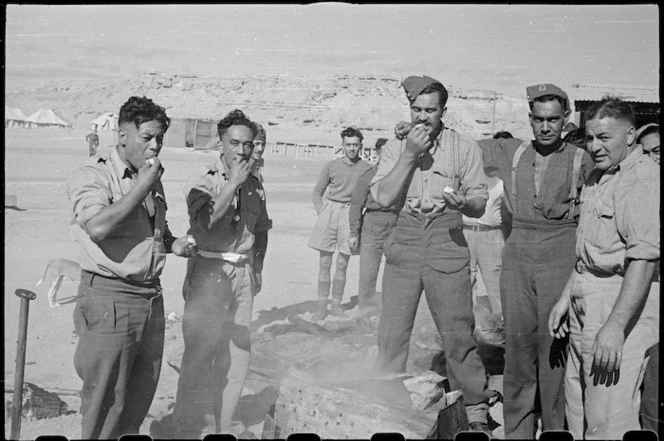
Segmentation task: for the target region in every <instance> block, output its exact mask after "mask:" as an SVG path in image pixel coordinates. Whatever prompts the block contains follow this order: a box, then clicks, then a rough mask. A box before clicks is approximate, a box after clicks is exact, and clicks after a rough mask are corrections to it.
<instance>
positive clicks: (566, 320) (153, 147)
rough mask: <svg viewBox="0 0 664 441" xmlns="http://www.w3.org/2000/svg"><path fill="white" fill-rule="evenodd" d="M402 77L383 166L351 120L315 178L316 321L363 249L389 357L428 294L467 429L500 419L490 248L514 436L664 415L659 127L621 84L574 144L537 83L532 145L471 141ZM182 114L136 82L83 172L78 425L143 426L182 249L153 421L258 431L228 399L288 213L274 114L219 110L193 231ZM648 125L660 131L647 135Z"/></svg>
mask: <svg viewBox="0 0 664 441" xmlns="http://www.w3.org/2000/svg"><path fill="white" fill-rule="evenodd" d="M402 86H403V88H404V90H405V92H406V96H407V98H408V101H409V103H410V114H411V121H410V122H400V123H398V124H397V125H396V127H395V137H394V138H393V139H390V140H386V139H381V140H379V142H378V143H377V145H376V147H377V150H380V152H379V161H378V163H377V165H375V166H372V165H371V164H368V163H367V162H366V161H363V160H362V159H361V156H360V154H359V153H360V151H361V149H362V141H363V136H362V133H361V132H360V131H359V130H357V129H355V128H348V129H346V130H344V131H343V132H342V133H341V138H342V145H343V149H344V155H343V157H341V158H338V159H335V160H333V161H331V162H329V163H326V164H325V166H324V167H323V170H322V171H321V174H320V177H319V180H318V182H317V183H316V186H315V189H314V192H313V203H314V208H315V210H316V212H317V214H318V217H317V220H316V225H315V227H314V230H313V232H312V234H311V237H310V239H309V242H308V245H309V246H310V247H312V248H314V249H316V250H318V251H319V266H320V270H319V274H318V286H317V296H318V302H317V307H316V310H315V311H314V317H313V319H314V320H323V319H324V318H325V317H326V315H327V314H333V315H343V314H344V311H343V306H342V298H343V294H344V288H345V284H346V270H347V267H348V263H349V260H350V257H351V255H353V254H359V255H360V289H359V306H360V307H359V309H360V313H361V314H362V316H363V317H365V318H367V320H368V321H369V322H370V323H373V324H374V325H375V326H376V327H377V343H378V356H377V360H376V363H375V369H376V372H377V373H403V372H405V371H406V363H407V360H408V348H409V342H410V337H411V333H412V330H413V325H414V321H415V316H416V312H417V308H418V304H419V300H420V297H421V295H422V292H423V291H424V293H425V295H426V300H427V302H428V305H429V310H430V311H431V314H432V316H433V320H434V323H435V325H436V327H437V329H438V332H439V334H440V337H441V340H442V350H443V352H444V356H445V359H446V365H447V376H448V379H449V383H450V387H451V388H452V389H459V390H462V391H463V397H464V404H465V405H466V413H467V416H468V421H469V424H470V429H471V430H473V431H478V432H484V433H487V434H489V435H490V436H492V433H491V430H490V429H489V424H488V418H487V417H488V408H489V404H488V403H489V401H490V400H491V399H492V398H494V397H495V395H496V392H495V391H493V390H491V389H489V387H488V377H487V373H486V368H485V366H484V364H483V361H482V359H481V358H480V356H479V355H478V351H477V349H478V345H477V342H476V339H475V338H474V337H473V329H474V326H475V318H474V315H473V303H474V300H473V296H472V294H471V292H472V289H471V284H472V282H471V270H470V267H471V254H473V255H475V257H474V260H475V261H477V262H479V256H480V255H481V256H482V258H483V259H484V258H485V257H486V253H490V254H491V255H492V256H493V258H492V259H489V261H490V262H491V265H489V264H486V266H482V265H483V264H481V263H480V264H479V265H480V268H481V270H480V271H481V272H482V277H483V278H484V279H485V280H486V285H487V293H488V297H489V299H488V304H487V305H486V306H487V308H488V309H490V310H491V312H492V313H493V314H495V315H496V316H497V317H499V318H500V320H501V321H504V328H505V332H504V338H505V342H504V348H505V354H504V361H505V366H504V373H503V374H504V384H503V394H504V403H503V404H504V420H505V436H506V437H507V438H510V439H511V438H523V439H533V438H534V437H535V431H536V427H537V422H536V415H537V414H538V413H539V412H541V416H542V428H543V430H569V431H571V432H572V434H573V435H574V437H575V438H576V439H594V438H599V439H607V438H614V439H618V438H621V437H622V436H623V434H624V433H625V432H626V431H629V430H635V429H636V430H638V429H640V428H642V427H644V428H651V427H653V426H652V422H653V421H654V422H656V420H657V415H656V413H655V414H652V412H651V413H649V414H648V413H647V412H646V414H647V415H646V416H647V417H646V416H644V417H640V415H639V405H640V403H641V392H640V387H641V383H642V382H643V378H644V373H645V371H646V368H647V367H649V368H652V367H653V366H654V371H655V372H656V370H657V369H658V363H657V362H658V360H657V358H658V356H656V355H655V356H653V355H652V354H653V353H654V352H655V351H656V349H657V347H658V345H657V344H658V340H659V338H658V330H659V296H658V294H659V293H658V291H659V272H658V263H659V209H658V207H659V167H658V165H657V162H658V161H659V126H656V127H654V126H650V127H648V128H646V129H644V130H643V131H640V132H639V133H637V131H636V128H635V121H634V114H633V112H632V110H631V108H630V107H629V105H628V104H626V103H624V102H622V101H620V100H618V99H612V98H607V99H604V100H602V101H600V102H598V103H597V104H596V105H595V106H593V107H592V108H591V109H590V110H589V112H588V117H587V122H586V133H587V135H586V140H587V144H586V146H585V148H579V147H576V146H574V145H572V144H569V143H566V142H564V141H563V140H562V132H563V127H564V125H565V123H566V121H567V119H568V116H569V114H570V103H569V99H568V97H567V95H566V94H565V92H564V91H562V90H561V89H560V88H558V87H556V86H554V85H552V84H539V85H535V86H531V87H528V88H527V95H528V102H529V105H530V113H529V120H530V124H531V127H532V129H533V134H534V138H535V139H534V140H533V141H523V140H519V139H515V138H511V137H496V138H492V139H488V140H481V141H479V142H477V141H475V140H473V139H471V138H469V137H467V136H463V135H460V134H458V133H457V132H455V131H454V130H452V129H450V128H448V127H446V126H445V124H444V123H443V118H444V116H445V113H446V111H447V107H446V105H447V99H448V92H447V90H446V89H445V87H444V86H443V84H442V83H441V82H440V81H438V80H436V79H434V78H431V77H428V76H411V77H408V78H406V79H405V80H404V81H403V83H402ZM169 123H170V120H169V119H168V117H167V116H166V113H165V110H164V109H163V108H162V107H160V106H158V105H156V104H155V103H153V102H152V101H151V100H150V99H148V98H146V97H142V98H140V97H132V98H130V99H129V100H128V101H127V102H126V103H125V104H124V105H123V106H122V108H121V109H120V116H119V121H118V125H119V130H118V143H117V146H115V147H114V148H111V150H110V151H109V154H108V155H107V156H106V157H102V158H99V159H93V160H91V162H90V163H89V164H88V165H85V166H84V167H82V168H80V169H79V170H77V171H76V172H74V173H73V174H72V176H71V177H70V179H69V182H68V185H67V193H68V197H69V199H70V201H71V207H72V222H71V231H72V233H73V236H74V238H75V239H76V240H77V241H78V242H79V244H80V250H81V253H80V259H79V261H80V264H81V267H82V270H83V274H82V278H81V280H82V282H81V285H80V288H79V295H78V300H77V305H76V308H75V312H74V321H75V324H76V329H77V332H78V335H79V337H80V338H79V343H78V346H77V349H76V355H75V360H74V362H75V366H76V370H77V372H78V374H79V376H81V378H82V379H83V389H82V392H81V398H82V403H81V412H82V414H83V423H82V437H83V438H115V437H118V436H120V435H123V434H125V433H138V431H139V427H140V425H141V423H142V422H143V420H144V418H145V416H146V415H147V412H148V409H149V407H150V404H151V402H152V399H153V397H154V393H155V390H156V385H157V381H158V378H159V371H160V367H161V359H162V352H163V343H164V310H163V300H162V296H161V294H162V288H161V285H160V283H159V276H160V274H161V271H162V269H163V266H164V261H165V256H166V254H167V253H170V252H172V253H173V254H175V255H177V256H181V257H185V258H187V259H188V261H187V274H186V277H185V280H184V283H183V290H182V291H183V296H184V299H185V310H184V316H183V324H182V332H183V336H184V343H185V349H184V354H183V360H182V366H181V372H180V378H179V382H178V390H177V396H176V403H175V407H174V409H173V412H172V413H171V414H169V415H167V416H165V417H164V418H162V419H161V420H160V421H155V422H153V423H152V427H151V435H152V436H153V437H154V438H157V439H162V438H201V437H203V436H205V435H206V434H208V433H230V434H233V435H235V436H236V437H238V438H245V437H251V433H250V432H248V431H246V427H244V426H243V425H242V423H240V422H238V421H234V420H233V413H234V411H235V409H236V406H237V403H238V401H239V398H240V395H241V392H242V388H243V385H244V381H245V378H246V375H247V371H248V366H249V357H250V322H251V310H252V303H253V297H254V295H256V294H257V293H258V292H259V291H260V290H261V286H262V276H261V274H262V268H263V260H264V258H265V253H266V250H267V243H268V230H269V229H270V228H271V227H272V221H271V220H270V218H269V216H268V214H267V209H266V203H265V192H264V189H263V185H262V181H263V180H262V175H261V172H260V168H261V166H262V165H263V164H262V157H261V154H262V152H263V149H264V147H265V144H266V135H265V131H264V130H263V129H262V127H261V126H260V125H258V124H257V123H255V122H252V121H251V120H249V119H248V118H247V117H246V115H244V113H242V112H241V111H240V110H234V111H232V112H230V113H229V114H228V115H226V116H225V117H224V118H223V119H221V120H220V121H219V124H218V126H217V127H218V132H219V138H220V142H219V145H220V157H219V160H218V161H217V162H216V163H215V164H213V165H210V166H205V167H202V168H201V170H200V171H199V172H198V173H197V174H195V175H194V176H192V177H191V178H190V179H189V181H188V182H187V184H186V185H185V189H184V194H185V197H186V201H187V212H188V215H189V230H188V232H187V234H186V235H185V236H183V237H180V238H175V237H173V235H172V234H171V233H170V230H169V228H168V224H167V223H166V217H165V211H166V200H165V196H164V191H163V186H162V184H161V176H162V174H163V172H164V168H163V167H162V164H161V162H160V160H159V157H158V155H159V152H160V150H161V148H162V139H163V135H164V133H165V132H166V130H167V129H168V126H169ZM653 133H656V135H657V140H656V145H655V142H654V141H652V140H648V141H647V142H646V137H649V136H652V135H653ZM638 135H640V137H641V144H639V143H637V136H638ZM651 141H652V142H651ZM646 145H648V147H646ZM653 159H656V161H657V162H656V161H655V160H653ZM487 200H489V201H490V202H491V203H490V204H489V205H488V206H487ZM497 201H500V202H497ZM500 213H505V216H502V215H500ZM506 217H509V222H510V229H509V230H505V228H504V223H505V220H506V219H505V218H506ZM496 219H498V220H496ZM464 233H465V234H464ZM474 233H488V235H483V236H478V235H475V236H473V234H474ZM471 236H472V237H471ZM487 241H496V246H495V247H490V248H491V250H490V251H485V250H484V251H479V248H481V247H479V248H478V247H475V246H473V247H472V249H473V250H474V251H473V252H472V253H471V250H470V249H469V244H471V245H473V244H475V245H481V244H482V243H485V242H487ZM335 251H337V252H338V254H337V259H336V269H335V273H334V277H331V276H330V271H331V266H332V262H333V256H334V253H335ZM382 255H384V256H385V269H384V274H383V282H382V293H381V296H380V298H379V296H377V295H376V280H377V275H378V270H379V266H380V262H381V257H382ZM485 268H491V269H487V270H486V271H485ZM496 268H497V269H496ZM485 273H486V274H485ZM488 273H491V274H488ZM496 285H499V286H496ZM330 291H331V297H332V298H331V301H328V298H329V297H330ZM328 308H329V309H328ZM650 358H654V360H653V361H655V362H656V363H648V361H649V359H650ZM649 378H651V377H650V376H649V375H648V374H646V380H647V381H650V380H648V379H649ZM652 378H653V380H654V381H656V380H657V378H656V376H652ZM648 389H649V387H646V388H645V392H644V394H643V396H644V403H646V402H647V401H648V400H646V399H645V397H646V396H647V395H648ZM650 392H655V394H656V392H657V386H655V387H654V390H652V391H650ZM648 402H650V401H648ZM654 402H655V411H656V407H657V406H656V404H657V397H656V395H655V398H654ZM649 423H650V425H649ZM379 431H380V428H376V432H379Z"/></svg>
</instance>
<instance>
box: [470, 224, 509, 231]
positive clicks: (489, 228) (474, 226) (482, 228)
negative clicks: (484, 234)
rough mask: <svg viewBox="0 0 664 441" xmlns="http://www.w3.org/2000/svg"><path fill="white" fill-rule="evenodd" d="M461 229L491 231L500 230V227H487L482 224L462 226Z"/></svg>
mask: <svg viewBox="0 0 664 441" xmlns="http://www.w3.org/2000/svg"><path fill="white" fill-rule="evenodd" d="M463 229H464V230H472V231H493V230H500V227H492V226H489V225H482V224H473V225H466V224H463Z"/></svg>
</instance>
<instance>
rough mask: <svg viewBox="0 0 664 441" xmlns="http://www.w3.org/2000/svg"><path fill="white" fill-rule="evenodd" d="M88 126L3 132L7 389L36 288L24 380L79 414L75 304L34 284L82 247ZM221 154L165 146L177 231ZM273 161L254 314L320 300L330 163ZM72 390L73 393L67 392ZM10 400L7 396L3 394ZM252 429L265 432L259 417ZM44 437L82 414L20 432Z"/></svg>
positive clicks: (164, 385)
mask: <svg viewBox="0 0 664 441" xmlns="http://www.w3.org/2000/svg"><path fill="white" fill-rule="evenodd" d="M86 133H87V131H85V130H59V129H32V130H30V129H6V132H5V194H14V195H16V196H17V200H18V208H19V209H20V210H13V209H6V210H5V267H4V274H5V301H4V306H5V308H4V314H5V315H4V332H5V351H4V355H5V357H4V359H5V371H4V382H5V387H10V386H13V381H14V370H15V367H14V360H15V357H16V340H17V327H18V317H19V305H20V300H19V299H18V297H16V296H15V295H14V291H15V290H16V289H17V288H25V289H31V290H33V291H34V292H35V293H36V294H37V298H36V300H34V301H32V302H31V303H30V316H29V331H28V344H27V355H26V367H25V381H28V382H31V383H34V384H36V385H38V386H40V387H42V388H45V389H47V390H59V391H61V392H64V393H63V394H62V395H61V398H63V399H64V400H65V401H66V402H67V403H68V404H69V405H70V408H71V409H73V410H76V411H78V407H79V405H80V402H79V400H78V398H77V397H76V396H75V394H76V392H77V391H78V390H79V389H80V386H81V380H80V379H79V377H78V375H77V374H76V372H75V370H74V367H73V357H74V351H75V348H76V342H77V339H76V336H75V334H74V333H73V330H74V326H73V322H72V312H73V309H74V308H73V303H69V304H65V305H63V306H61V307H60V308H55V309H53V308H50V307H49V305H48V302H47V299H46V287H44V286H41V287H35V284H36V282H37V281H38V280H39V278H40V277H41V275H42V273H43V271H44V269H45V268H46V265H47V263H48V261H49V260H51V259H55V258H70V259H73V258H75V255H76V249H77V245H76V244H75V243H74V242H73V240H72V239H71V237H70V235H69V232H68V223H69V219H68V213H69V205H68V201H67V197H66V194H65V185H66V180H67V177H68V175H69V173H70V172H71V171H73V170H74V169H76V168H78V167H79V166H81V165H82V164H84V163H85V162H86V161H88V149H87V143H86V142H85V141H84V138H85V135H86ZM114 136H115V135H114V132H101V133H100V141H101V147H100V150H103V149H106V148H108V147H109V146H112V145H114V143H115V139H114ZM268 141H269V140H268ZM310 142H316V140H315V139H312V140H311V141H310ZM217 154H218V153H217V152H212V151H207V152H206V151H194V150H192V149H185V148H175V147H168V146H166V147H164V149H163V151H162V153H161V155H160V157H161V159H162V162H163V164H164V167H165V169H166V171H165V174H164V176H163V179H162V181H163V183H164V189H165V192H166V198H167V201H168V212H167V220H168V222H169V225H170V228H171V230H172V231H173V233H174V234H175V235H176V236H179V235H182V234H184V233H186V230H187V227H188V220H187V214H186V205H185V201H184V195H183V194H182V188H183V186H184V184H185V182H186V179H187V178H188V177H189V176H190V175H191V174H192V173H194V172H195V171H196V170H197V169H198V167H200V166H201V165H203V164H207V163H211V162H214V161H215V160H216V155H217ZM265 159H266V166H265V169H264V177H265V188H266V193H267V198H268V199H267V200H268V212H269V214H270V217H271V218H272V219H273V222H274V228H273V229H272V230H271V232H270V239H269V250H268V254H267V258H266V261H265V268H264V272H263V290H262V292H261V293H260V294H258V296H257V297H256V298H255V303H254V319H256V318H257V317H258V316H259V313H260V312H261V311H266V310H270V309H272V308H274V307H277V308H282V307H286V306H289V305H293V304H298V303H302V302H305V301H307V300H313V299H315V297H316V277H317V272H318V259H317V252H315V251H314V250H312V249H310V248H308V247H307V246H306V242H307V239H308V236H309V233H310V231H311V228H312V227H313V225H314V222H315V212H314V209H313V204H312V202H311V191H312V189H313V186H314V183H315V181H316V178H317V176H318V173H319V171H320V169H321V167H322V166H323V164H324V163H325V161H326V160H325V159H313V158H306V159H305V158H294V157H286V156H276V155H269V154H268V155H266V157H265ZM185 265H186V260H185V259H182V258H178V257H175V256H172V255H170V256H169V257H168V259H167V262H166V266H165V269H164V272H163V275H162V277H161V282H162V286H163V288H164V303H165V313H166V314H169V313H171V312H175V313H176V315H181V314H182V312H183V307H184V302H183V300H182V296H181V286H182V280H183V278H184V275H185V269H186V266H185ZM358 267H359V259H358V258H357V257H355V258H352V260H351V264H350V266H349V268H348V273H347V277H348V278H347V285H346V294H345V298H344V300H345V301H346V300H348V299H349V298H350V297H351V296H356V295H357V286H358ZM381 272H382V271H381ZM380 277H381V278H382V274H381V275H380ZM380 280H381V279H380V278H379V287H380ZM76 288H77V286H76V285H75V284H73V283H71V282H67V281H65V282H64V283H63V285H62V287H61V290H60V293H59V297H60V298H62V299H66V298H71V297H72V296H74V295H75V294H76ZM420 316H421V318H420V320H424V321H429V322H430V321H431V319H430V313H429V311H428V309H427V308H426V305H424V304H423V305H421V311H420ZM169 332H170V333H169ZM178 339H181V333H179V328H172V329H170V330H169V331H167V341H166V349H165V353H167V352H168V350H169V345H173V344H175V342H176V341H177V340H178ZM176 381H177V377H176V376H175V374H174V372H173V370H172V369H171V368H170V367H169V366H167V364H166V363H164V364H163V368H162V381H161V383H160V386H159V388H158V390H157V395H156V397H155V400H154V403H153V406H152V408H151V409H150V415H149V417H148V419H147V420H146V423H145V424H144V425H143V427H142V430H141V432H142V433H148V432H147V427H149V426H148V425H147V423H148V422H149V421H148V420H150V418H158V417H159V416H160V415H163V414H164V413H165V412H166V410H167V408H168V405H169V404H170V403H172V401H173V398H174V395H175V389H174V387H175V386H174V385H175V384H176V383H175V382H176ZM492 381H493V385H494V387H495V388H497V389H498V388H501V387H502V386H501V383H502V381H501V378H494V379H493V380H492ZM68 391H70V392H71V394H67V392H68ZM259 392H260V391H259V390H249V391H247V393H259ZM10 397H11V396H10V395H8V394H5V400H7V399H8V398H10ZM501 417H502V415H501ZM500 419H501V420H502V418H500ZM6 427H7V428H6V430H9V429H8V428H9V425H8V424H7V425H6ZM251 428H252V429H254V430H256V431H257V434H258V435H260V423H257V425H255V426H252V427H251ZM6 434H8V432H6ZM45 434H48V435H64V436H66V437H68V438H69V439H72V438H77V437H79V436H80V415H79V414H78V413H73V414H71V415H67V416H63V417H59V418H55V419H52V420H40V421H26V420H24V421H23V426H22V432H21V438H25V439H34V437H36V436H38V435H45Z"/></svg>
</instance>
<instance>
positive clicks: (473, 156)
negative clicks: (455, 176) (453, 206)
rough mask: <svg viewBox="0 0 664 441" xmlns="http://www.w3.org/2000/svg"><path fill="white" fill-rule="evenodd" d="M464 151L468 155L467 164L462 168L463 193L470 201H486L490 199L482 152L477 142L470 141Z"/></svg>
mask: <svg viewBox="0 0 664 441" xmlns="http://www.w3.org/2000/svg"><path fill="white" fill-rule="evenodd" d="M464 150H465V151H466V152H467V154H466V161H465V164H464V165H463V167H462V168H461V176H460V177H461V193H463V195H464V196H465V197H466V198H468V199H470V198H482V199H484V200H485V201H486V200H488V199H489V192H488V190H487V183H486V176H485V175H484V167H483V165H482V150H480V147H479V145H477V142H475V141H472V140H471V141H468V145H467V148H466V149H464ZM462 151H463V150H462Z"/></svg>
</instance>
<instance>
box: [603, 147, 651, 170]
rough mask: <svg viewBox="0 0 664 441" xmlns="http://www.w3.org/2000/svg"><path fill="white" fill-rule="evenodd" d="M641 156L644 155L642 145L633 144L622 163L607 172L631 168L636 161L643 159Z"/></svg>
mask: <svg viewBox="0 0 664 441" xmlns="http://www.w3.org/2000/svg"><path fill="white" fill-rule="evenodd" d="M641 155H643V149H642V148H641V145H640V144H632V145H631V146H630V147H628V148H627V155H625V157H624V158H623V160H622V161H620V162H619V163H617V164H616V165H614V166H613V167H611V168H610V169H609V170H607V171H611V170H615V171H620V169H621V168H623V167H629V166H631V165H632V164H634V163H636V161H638V160H639V158H641Z"/></svg>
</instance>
